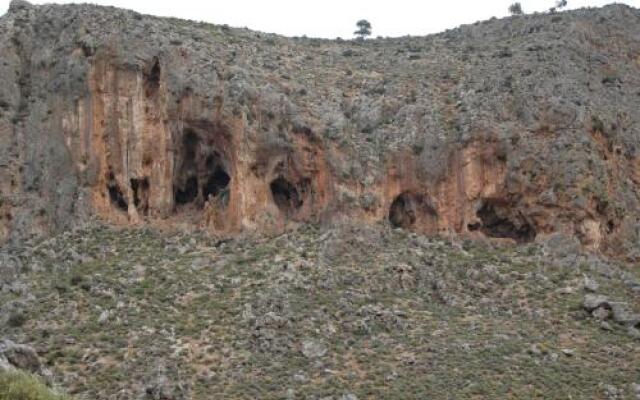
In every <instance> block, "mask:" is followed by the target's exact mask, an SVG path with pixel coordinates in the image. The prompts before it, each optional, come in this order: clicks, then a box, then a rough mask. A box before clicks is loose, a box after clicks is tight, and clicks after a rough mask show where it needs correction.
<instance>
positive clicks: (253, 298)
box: [0, 225, 640, 400]
mask: <svg viewBox="0 0 640 400" xmlns="http://www.w3.org/2000/svg"><path fill="white" fill-rule="evenodd" d="M2 260H3V264H4V265H5V266H6V267H8V269H7V270H5V273H3V275H2V276H0V289H1V290H0V304H1V305H2V306H1V308H0V337H5V338H8V339H10V340H12V341H14V342H16V343H24V344H28V345H30V346H33V347H34V348H35V349H37V351H38V353H39V354H40V356H41V357H42V359H43V360H44V361H45V362H46V366H47V367H48V368H49V369H50V370H51V372H52V376H53V377H54V381H55V382H56V383H58V384H60V385H61V386H62V388H64V389H65V390H66V391H68V392H69V393H70V394H73V395H74V396H75V398H77V399H123V400H125V399H126V400H130V399H149V400H151V399H169V400H178V399H196V400H200V399H202V400H204V399H308V400H319V399H323V400H328V399H334V400H353V399H360V400H362V399H460V400H462V399H532V398H539V399H546V400H551V399H562V400H566V399H568V398H572V399H603V400H613V399H628V400H635V399H636V398H638V396H640V381H639V375H638V372H639V371H638V367H639V366H640V307H639V305H640V301H638V300H639V299H640V275H639V274H638V271H637V270H636V271H632V272H630V271H628V269H627V267H625V266H621V265H617V264H614V263H611V262H609V261H606V260H604V259H601V258H599V257H595V256H593V255H586V254H582V253H581V251H580V246H579V244H578V243H577V242H573V243H572V242H562V241H555V242H550V243H548V244H546V245H544V246H541V245H537V244H528V245H524V246H519V247H507V248H496V247H493V246H489V245H483V244H480V243H478V242H473V241H468V242H465V243H458V242H455V241H454V242H448V241H447V242H445V241H441V240H434V239H428V238H426V237H423V236H420V235H418V234H413V233H407V232H406V231H402V230H390V229H378V228H372V227H369V226H349V225H337V226H331V227H323V228H320V227H316V226H301V227H299V228H298V229H296V230H294V231H291V232H288V233H286V234H284V235H279V236H277V237H272V238H265V237H262V236H259V237H253V238H252V237H242V238H238V239H232V240H225V241H218V240H215V239H212V238H211V237H210V235H209V234H208V233H206V232H200V233H195V234H176V233H172V234H163V233H158V232H157V231H155V230H150V229H142V230H140V229H138V230H129V229H127V230H114V229H113V228H108V227H101V226H92V227H86V228H83V229H79V230H76V231H74V232H70V233H66V234H64V235H58V236H55V237H53V238H50V239H48V240H46V241H43V242H33V243H25V244H24V245H23V246H21V247H20V248H15V249H8V250H6V251H4V252H3V253H2Z"/></svg>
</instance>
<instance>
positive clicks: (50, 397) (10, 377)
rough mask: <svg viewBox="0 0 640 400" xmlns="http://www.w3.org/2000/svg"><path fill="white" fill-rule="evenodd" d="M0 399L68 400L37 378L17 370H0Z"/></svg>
mask: <svg viewBox="0 0 640 400" xmlns="http://www.w3.org/2000/svg"><path fill="white" fill-rule="evenodd" d="M0 400H69V398H68V397H66V396H63V395H60V394H56V393H54V392H52V391H51V389H49V388H48V387H46V386H45V385H44V384H43V383H42V382H40V380H38V378H36V377H34V376H33V375H29V374H27V373H24V372H19V371H8V372H7V371H5V372H0Z"/></svg>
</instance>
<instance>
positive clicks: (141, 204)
mask: <svg viewBox="0 0 640 400" xmlns="http://www.w3.org/2000/svg"><path fill="white" fill-rule="evenodd" d="M130 183H131V191H132V192H133V205H134V206H135V207H136V209H138V211H140V212H141V213H142V214H143V215H147V214H148V212H149V178H147V177H146V176H145V177H144V178H139V179H136V178H131V180H130Z"/></svg>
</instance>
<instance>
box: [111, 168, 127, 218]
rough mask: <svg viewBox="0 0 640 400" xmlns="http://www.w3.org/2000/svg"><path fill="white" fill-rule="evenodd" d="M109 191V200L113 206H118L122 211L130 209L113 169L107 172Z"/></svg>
mask: <svg viewBox="0 0 640 400" xmlns="http://www.w3.org/2000/svg"><path fill="white" fill-rule="evenodd" d="M107 193H108V194H109V200H110V201H111V204H112V205H113V206H115V207H117V208H118V209H119V210H121V211H127V210H128V209H129V203H128V202H127V198H126V197H125V196H124V194H123V193H122V190H121V189H120V186H118V182H117V181H116V177H115V175H114V174H113V171H111V170H110V171H109V172H108V174H107Z"/></svg>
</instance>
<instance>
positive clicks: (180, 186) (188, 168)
mask: <svg viewBox="0 0 640 400" xmlns="http://www.w3.org/2000/svg"><path fill="white" fill-rule="evenodd" d="M199 145H200V138H199V137H198V135H197V134H196V133H195V132H194V131H192V130H190V129H187V130H186V131H185V133H184V136H183V137H182V149H181V150H182V151H181V153H182V154H181V165H180V168H179V173H178V176H177V178H178V180H177V181H178V183H177V184H176V185H175V188H174V200H175V203H176V204H180V205H182V204H187V203H193V202H194V201H196V199H197V198H198V168H197V163H196V157H197V155H198V146H199Z"/></svg>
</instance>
